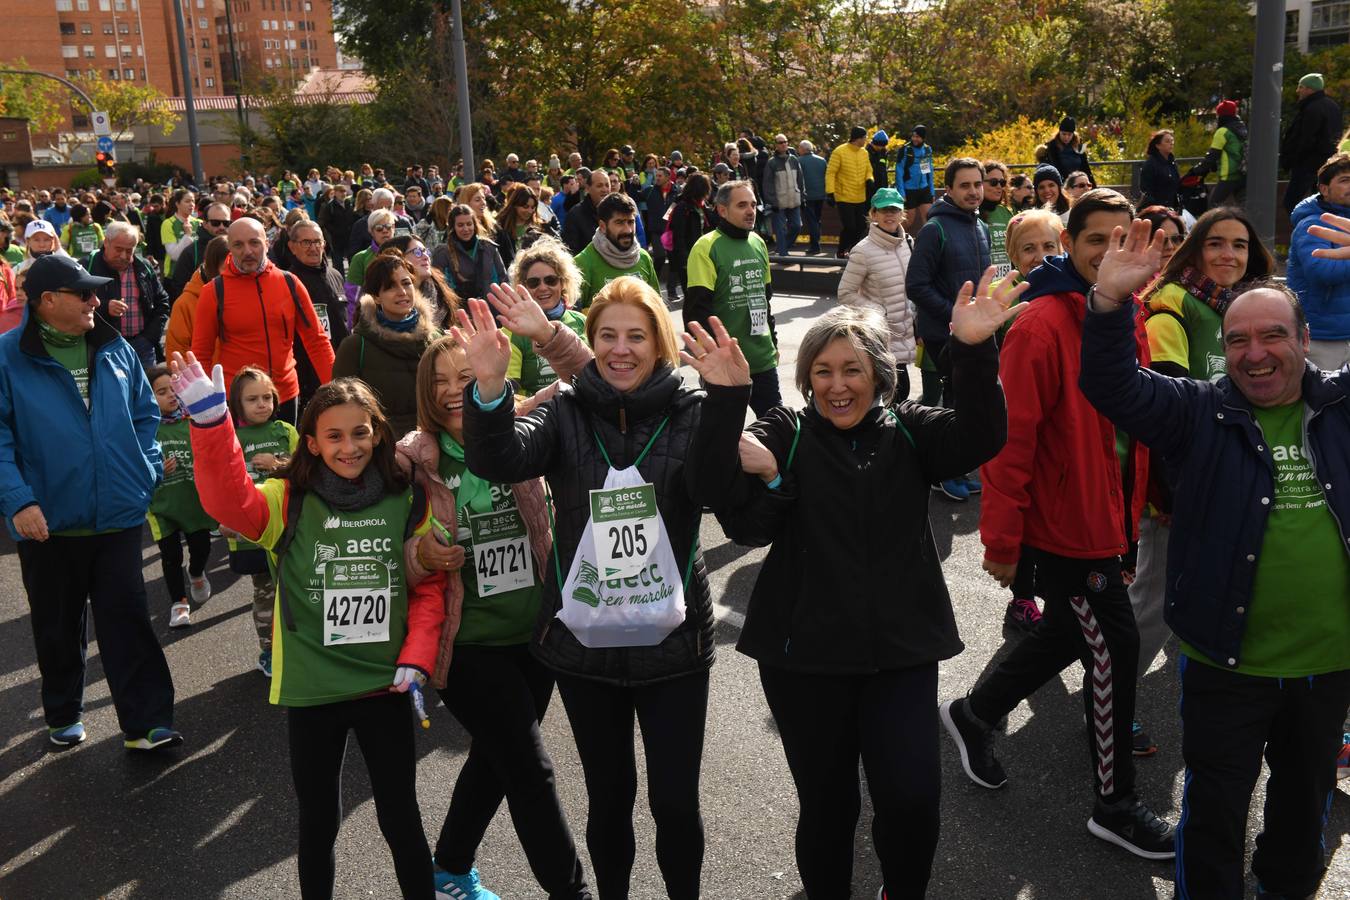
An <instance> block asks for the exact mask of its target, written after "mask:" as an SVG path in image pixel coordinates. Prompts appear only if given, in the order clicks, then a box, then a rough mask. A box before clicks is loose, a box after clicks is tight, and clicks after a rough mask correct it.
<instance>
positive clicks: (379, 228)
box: [370, 225, 394, 231]
mask: <svg viewBox="0 0 1350 900" xmlns="http://www.w3.org/2000/svg"><path fill="white" fill-rule="evenodd" d="M370 230H371V231H393V230H394V226H393V225H376V226H375V227H374V228H372V229H370Z"/></svg>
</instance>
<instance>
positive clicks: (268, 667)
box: [258, 650, 272, 678]
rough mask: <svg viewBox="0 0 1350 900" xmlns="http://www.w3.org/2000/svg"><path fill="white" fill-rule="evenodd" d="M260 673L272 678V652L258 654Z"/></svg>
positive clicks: (265, 651)
mask: <svg viewBox="0 0 1350 900" xmlns="http://www.w3.org/2000/svg"><path fill="white" fill-rule="evenodd" d="M258 671H259V672H261V673H263V674H264V675H266V676H267V677H268V678H271V677H272V651H271V650H264V651H263V652H261V653H259V654H258Z"/></svg>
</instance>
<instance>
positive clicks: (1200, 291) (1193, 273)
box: [1177, 266, 1235, 316]
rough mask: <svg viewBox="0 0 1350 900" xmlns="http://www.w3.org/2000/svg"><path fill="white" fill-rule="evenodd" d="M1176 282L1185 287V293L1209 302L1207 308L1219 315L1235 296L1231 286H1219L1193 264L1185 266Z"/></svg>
mask: <svg viewBox="0 0 1350 900" xmlns="http://www.w3.org/2000/svg"><path fill="white" fill-rule="evenodd" d="M1177 284H1179V285H1181V286H1182V287H1183V288H1185V289H1186V293H1188V294H1190V295H1191V296H1192V297H1194V298H1195V299H1197V300H1200V301H1202V302H1204V303H1207V304H1209V308H1210V309H1212V310H1214V311H1215V312H1216V313H1218V314H1219V315H1220V316H1222V315H1223V313H1224V310H1226V309H1228V304H1230V303H1232V302H1233V297H1234V296H1235V295H1234V294H1233V289H1232V288H1226V287H1219V285H1217V284H1215V283H1214V280H1213V279H1211V278H1209V277H1208V276H1206V275H1202V274H1200V272H1199V270H1197V269H1196V268H1195V267H1194V266H1187V267H1186V268H1185V270H1183V271H1182V273H1181V277H1180V278H1178V279H1177Z"/></svg>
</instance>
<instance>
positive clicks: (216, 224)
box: [206, 219, 230, 228]
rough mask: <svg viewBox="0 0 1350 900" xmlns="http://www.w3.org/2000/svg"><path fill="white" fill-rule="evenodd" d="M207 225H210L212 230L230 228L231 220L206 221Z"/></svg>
mask: <svg viewBox="0 0 1350 900" xmlns="http://www.w3.org/2000/svg"><path fill="white" fill-rule="evenodd" d="M206 224H207V225H210V226H211V227H212V228H229V227H230V220H229V219H207V220H206Z"/></svg>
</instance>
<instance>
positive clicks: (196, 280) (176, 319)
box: [164, 268, 220, 371]
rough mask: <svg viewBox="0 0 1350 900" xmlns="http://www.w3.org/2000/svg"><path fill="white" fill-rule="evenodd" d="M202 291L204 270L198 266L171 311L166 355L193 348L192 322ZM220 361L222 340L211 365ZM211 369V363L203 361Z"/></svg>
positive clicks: (212, 356)
mask: <svg viewBox="0 0 1350 900" xmlns="http://www.w3.org/2000/svg"><path fill="white" fill-rule="evenodd" d="M201 293H202V270H201V269H200V268H198V269H197V270H196V271H194V272H193V273H192V277H191V278H189V279H188V283H187V284H185V285H184V286H183V293H181V294H179V295H178V299H177V300H175V301H174V304H173V311H172V312H170V313H169V326H168V328H166V329H165V330H164V355H165V356H166V357H168V358H170V359H172V358H173V354H174V352H175V351H177V352H178V353H187V352H188V351H189V350H191V349H192V323H193V321H194V319H195V318H196V315H197V300H198V298H199V297H200V296H201ZM218 362H220V342H219V341H217V342H216V352H215V353H213V354H211V365H214V364H215V363H218ZM201 363H202V365H203V366H206V368H207V370H208V371H210V369H211V365H207V362H206V360H204V359H203V360H202V361H201Z"/></svg>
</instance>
